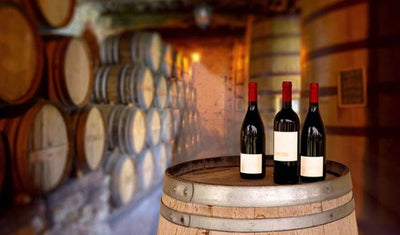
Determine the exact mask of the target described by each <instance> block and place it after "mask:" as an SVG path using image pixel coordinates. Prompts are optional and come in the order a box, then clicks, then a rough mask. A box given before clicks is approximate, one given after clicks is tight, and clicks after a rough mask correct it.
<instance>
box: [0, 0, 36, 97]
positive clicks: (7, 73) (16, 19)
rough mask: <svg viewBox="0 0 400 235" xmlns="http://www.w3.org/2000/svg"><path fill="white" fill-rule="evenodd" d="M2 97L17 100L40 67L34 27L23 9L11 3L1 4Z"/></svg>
mask: <svg viewBox="0 0 400 235" xmlns="http://www.w3.org/2000/svg"><path fill="white" fill-rule="evenodd" d="M0 21H1V22H2V26H1V30H0V45H1V47H0V55H1V61H0V74H1V77H0V98H1V99H4V100H7V101H15V100H18V99H19V98H21V97H22V96H23V95H25V94H26V93H27V92H28V91H29V89H30V88H31V85H32V82H33V80H34V77H35V74H36V71H37V67H38V63H39V62H38V61H37V57H38V54H37V53H38V48H37V47H38V44H37V41H36V40H37V39H36V37H35V36H36V35H35V32H34V29H33V28H32V26H31V24H30V23H29V21H28V20H27V19H26V17H25V16H24V15H23V13H22V12H21V11H20V10H19V9H18V8H17V7H12V6H11V5H8V4H6V5H4V6H3V5H1V6H0Z"/></svg>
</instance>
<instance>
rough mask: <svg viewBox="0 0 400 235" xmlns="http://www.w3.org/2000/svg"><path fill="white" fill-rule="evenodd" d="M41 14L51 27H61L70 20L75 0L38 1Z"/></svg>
mask: <svg viewBox="0 0 400 235" xmlns="http://www.w3.org/2000/svg"><path fill="white" fill-rule="evenodd" d="M36 3H37V4H38V6H39V8H40V10H41V13H42V14H43V16H44V18H45V19H46V20H47V21H48V23H49V24H50V25H51V26H54V27H60V26H63V25H65V23H66V22H67V21H68V20H69V18H70V14H71V10H72V8H73V7H74V4H73V3H74V1H73V0H57V1H54V0H53V1H51V0H36Z"/></svg>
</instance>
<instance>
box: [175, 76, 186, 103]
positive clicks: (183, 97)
mask: <svg viewBox="0 0 400 235" xmlns="http://www.w3.org/2000/svg"><path fill="white" fill-rule="evenodd" d="M176 84H177V87H178V97H177V105H178V106H177V107H178V108H179V109H183V108H184V107H185V103H186V95H185V84H184V83H183V81H177V82H176Z"/></svg>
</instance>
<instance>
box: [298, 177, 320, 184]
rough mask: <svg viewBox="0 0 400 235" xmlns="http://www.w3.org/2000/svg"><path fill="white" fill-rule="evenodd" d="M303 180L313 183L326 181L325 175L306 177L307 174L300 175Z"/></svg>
mask: <svg viewBox="0 0 400 235" xmlns="http://www.w3.org/2000/svg"><path fill="white" fill-rule="evenodd" d="M300 180H301V182H305V183H312V182H318V181H324V180H325V177H324V176H322V177H306V176H300Z"/></svg>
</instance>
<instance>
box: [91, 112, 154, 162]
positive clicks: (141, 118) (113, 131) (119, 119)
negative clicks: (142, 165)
mask: <svg viewBox="0 0 400 235" xmlns="http://www.w3.org/2000/svg"><path fill="white" fill-rule="evenodd" d="M98 108H99V110H100V112H101V113H102V115H103V118H104V120H105V121H106V126H107V136H108V149H110V150H113V149H118V150H119V151H120V152H122V153H126V154H139V153H140V152H141V151H142V150H143V148H144V146H145V144H146V132H147V130H146V117H145V113H144V112H143V111H142V110H141V109H138V108H131V107H127V106H123V105H116V106H112V105H100V106H98Z"/></svg>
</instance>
